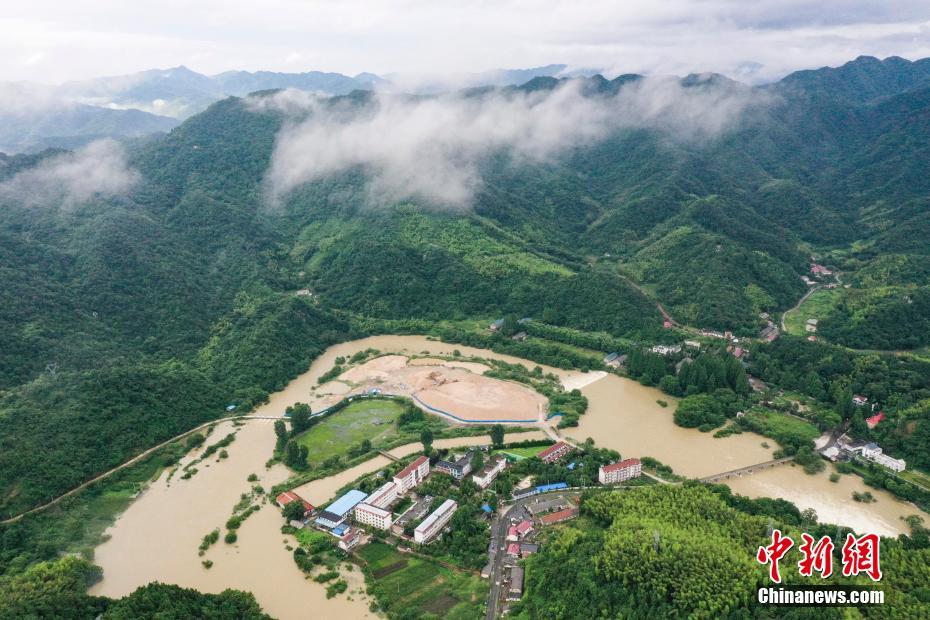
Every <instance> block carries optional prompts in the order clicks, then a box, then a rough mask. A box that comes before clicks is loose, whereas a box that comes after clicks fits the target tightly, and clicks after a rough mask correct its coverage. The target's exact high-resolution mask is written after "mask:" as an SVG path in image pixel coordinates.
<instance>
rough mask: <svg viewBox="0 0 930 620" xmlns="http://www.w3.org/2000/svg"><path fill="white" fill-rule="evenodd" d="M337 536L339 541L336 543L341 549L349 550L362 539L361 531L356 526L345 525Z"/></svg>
mask: <svg viewBox="0 0 930 620" xmlns="http://www.w3.org/2000/svg"><path fill="white" fill-rule="evenodd" d="M343 527H345V526H343ZM338 538H339V542H338V543H336V545H337V546H338V547H339V548H340V549H342V550H343V551H351V550H352V549H354V548H355V547H357V546H358V543H360V542H361V541H362V532H361V531H360V530H359V529H358V528H356V527H351V526H350V527H345V529H344V531H342V530H341V534H340V535H339V536H338Z"/></svg>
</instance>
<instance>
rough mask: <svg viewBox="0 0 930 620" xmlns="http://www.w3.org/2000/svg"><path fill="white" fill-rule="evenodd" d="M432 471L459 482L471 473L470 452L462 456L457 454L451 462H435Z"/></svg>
mask: <svg viewBox="0 0 930 620" xmlns="http://www.w3.org/2000/svg"><path fill="white" fill-rule="evenodd" d="M434 469H435V470H436V471H441V472H442V473H444V474H449V475H450V476H452V477H453V478H455V479H456V480H461V479H462V478H464V477H465V476H467V475H468V474H470V473H471V452H469V453H468V454H462V455H458V454H457V455H455V457H454V458H453V460H451V461H436V466H435V467H434Z"/></svg>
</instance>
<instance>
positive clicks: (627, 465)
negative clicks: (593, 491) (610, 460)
mask: <svg viewBox="0 0 930 620" xmlns="http://www.w3.org/2000/svg"><path fill="white" fill-rule="evenodd" d="M641 473H643V464H642V462H641V461H640V460H639V459H625V460H623V461H620V462H619V463H614V464H613V465H601V468H600V469H598V470H597V479H598V481H599V482H600V483H601V484H617V483H618V482H623V481H624V480H629V479H630V478H635V477H636V476H638V475H640V474H641Z"/></svg>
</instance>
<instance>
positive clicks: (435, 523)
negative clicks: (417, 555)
mask: <svg viewBox="0 0 930 620" xmlns="http://www.w3.org/2000/svg"><path fill="white" fill-rule="evenodd" d="M458 507H459V505H458V503H457V502H456V501H455V500H451V499H447V500H446V501H444V502H443V503H442V505H441V506H439V508H437V509H436V510H434V511H433V513H432V514H430V516H428V517H426V518H425V519H423V522H422V523H420V525H418V526H417V528H416V529H415V530H413V540H414V541H416V542H417V543H419V544H421V545H422V544H426V543H427V542H429V541H430V540H432V539H433V538H434V537H435V536H436V535H437V534H438V533H439V532H441V531H442V528H444V527H445V526H446V524H447V523H448V522H449V521H450V520H451V519H452V515H454V514H455V511H456V510H458Z"/></svg>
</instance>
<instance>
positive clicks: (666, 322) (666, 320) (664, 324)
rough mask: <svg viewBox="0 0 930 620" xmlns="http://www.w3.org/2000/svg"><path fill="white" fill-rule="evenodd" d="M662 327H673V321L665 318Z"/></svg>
mask: <svg viewBox="0 0 930 620" xmlns="http://www.w3.org/2000/svg"><path fill="white" fill-rule="evenodd" d="M662 327H663V328H665V329H671V328H672V322H671V321H669V320H668V319H665V320H664V321H662Z"/></svg>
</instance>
